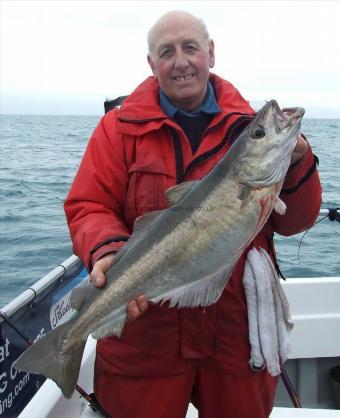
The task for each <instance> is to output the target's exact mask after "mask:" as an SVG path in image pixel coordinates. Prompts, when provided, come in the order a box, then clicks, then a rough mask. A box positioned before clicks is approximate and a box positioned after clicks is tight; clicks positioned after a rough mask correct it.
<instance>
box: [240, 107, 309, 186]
mask: <svg viewBox="0 0 340 418" xmlns="http://www.w3.org/2000/svg"><path fill="white" fill-rule="evenodd" d="M304 113H305V111H304V109H303V108H301V107H295V108H289V109H283V110H281V109H280V107H279V105H278V104H277V102H276V101H275V100H271V101H270V102H268V103H266V104H265V105H264V106H263V108H262V109H261V110H259V112H258V113H257V114H256V116H255V118H254V120H253V121H252V123H251V124H250V125H249V127H248V128H247V130H246V131H245V132H243V134H242V137H243V139H242V141H243V150H242V152H241V153H240V159H239V178H240V182H241V183H243V184H244V185H247V186H248V187H251V188H263V187H269V186H272V185H274V184H277V183H280V182H283V180H284V177H285V175H286V173H287V170H288V167H289V165H290V161H291V154H292V152H293V150H294V148H295V145H296V142H297V136H298V134H299V132H300V126H301V120H302V117H303V115H304ZM236 142H237V141H236Z"/></svg>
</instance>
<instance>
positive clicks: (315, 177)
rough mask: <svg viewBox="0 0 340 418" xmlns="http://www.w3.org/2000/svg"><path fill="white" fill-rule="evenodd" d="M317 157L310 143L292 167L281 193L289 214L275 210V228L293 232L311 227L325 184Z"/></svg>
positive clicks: (278, 231)
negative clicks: (322, 182)
mask: <svg viewBox="0 0 340 418" xmlns="http://www.w3.org/2000/svg"><path fill="white" fill-rule="evenodd" d="M316 166H317V157H315V156H314V155H313V153H312V150H311V148H310V146H308V148H307V151H306V153H305V155H304V156H303V157H302V158H301V159H300V160H299V161H297V162H296V163H294V164H292V165H291V166H290V167H289V170H288V173H287V175H286V178H285V181H284V183H283V187H282V190H281V194H280V199H282V200H283V201H284V202H285V204H286V206H287V211H286V214H285V215H283V216H282V215H279V214H277V213H274V212H273V214H272V216H271V220H272V224H273V227H274V231H275V232H277V233H278V234H281V235H286V236H288V235H293V234H297V233H299V232H301V231H304V230H306V229H307V228H310V227H311V226H312V225H313V224H314V222H315V220H316V218H317V216H318V213H319V210H320V206H321V192H322V188H321V184H320V178H319V174H318V172H317V169H316Z"/></svg>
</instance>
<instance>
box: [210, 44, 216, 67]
mask: <svg viewBox="0 0 340 418" xmlns="http://www.w3.org/2000/svg"><path fill="white" fill-rule="evenodd" d="M209 57H210V58H209V67H210V68H213V66H214V65H215V45H214V41H213V40H212V39H210V41H209Z"/></svg>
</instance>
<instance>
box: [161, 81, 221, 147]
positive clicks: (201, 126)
mask: <svg viewBox="0 0 340 418" xmlns="http://www.w3.org/2000/svg"><path fill="white" fill-rule="evenodd" d="M159 103H160V105H161V107H162V109H163V110H164V112H165V113H166V114H167V115H168V116H169V117H170V118H171V119H173V120H174V121H175V122H176V123H177V124H178V125H179V126H181V128H182V129H183V130H184V132H185V134H186V136H187V138H188V139H189V141H190V145H191V149H192V153H193V154H194V153H195V152H196V151H197V149H198V147H199V145H200V143H201V138H202V134H203V132H204V130H205V129H206V128H207V127H208V125H209V123H210V122H211V120H212V119H213V117H214V116H215V115H216V114H217V113H219V112H221V108H220V107H219V105H218V104H217V101H216V97H215V93H214V89H213V87H212V85H211V83H210V81H208V87H207V93H206V95H205V98H204V100H203V103H202V105H201V106H200V107H199V108H198V109H196V110H194V111H193V112H185V111H183V110H180V109H178V108H177V107H176V106H175V105H174V104H173V103H171V101H170V99H169V98H168V97H167V96H166V94H165V93H164V92H163V91H162V90H159Z"/></svg>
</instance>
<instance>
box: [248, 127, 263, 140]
mask: <svg viewBox="0 0 340 418" xmlns="http://www.w3.org/2000/svg"><path fill="white" fill-rule="evenodd" d="M265 135H266V132H265V130H264V128H263V126H261V125H259V126H255V127H254V129H253V130H252V135H251V136H252V137H253V138H256V139H260V138H263V137H264V136H265Z"/></svg>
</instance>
